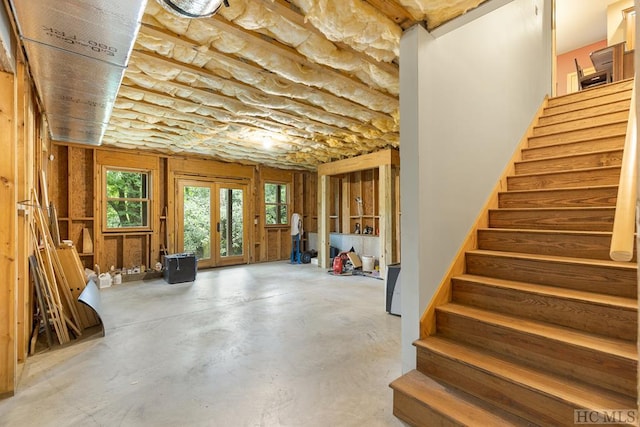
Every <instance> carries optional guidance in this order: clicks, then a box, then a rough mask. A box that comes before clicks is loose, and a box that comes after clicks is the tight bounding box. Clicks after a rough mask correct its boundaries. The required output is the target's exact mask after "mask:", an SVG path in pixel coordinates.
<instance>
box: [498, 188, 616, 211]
mask: <svg viewBox="0 0 640 427" xmlns="http://www.w3.org/2000/svg"><path fill="white" fill-rule="evenodd" d="M617 197H618V188H617V187H602V188H580V189H558V190H552V191H527V192H523V193H516V192H512V193H509V192H507V193H500V194H499V195H498V200H499V202H498V203H499V206H500V208H514V209H516V208H545V207H548V208H569V207H576V208H577V207H599V206H611V207H614V206H615V205H616V199H617Z"/></svg>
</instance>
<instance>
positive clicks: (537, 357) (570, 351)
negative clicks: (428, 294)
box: [437, 312, 637, 397]
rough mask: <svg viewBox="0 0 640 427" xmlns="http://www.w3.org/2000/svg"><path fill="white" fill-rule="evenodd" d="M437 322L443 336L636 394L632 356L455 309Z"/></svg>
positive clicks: (572, 376)
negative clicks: (458, 312) (486, 320)
mask: <svg viewBox="0 0 640 427" xmlns="http://www.w3.org/2000/svg"><path fill="white" fill-rule="evenodd" d="M437 323H438V334H439V336H442V337H446V338H449V339H452V340H454V341H457V342H461V343H465V344H470V345H474V346H478V347H481V348H486V349H491V351H492V352H495V353H498V354H500V355H502V356H506V357H508V358H510V359H511V360H517V361H518V363H522V364H524V365H527V366H529V367H533V368H535V369H542V370H546V371H549V372H552V373H555V374H559V375H563V376H567V377H569V378H572V379H574V380H578V381H582V382H585V383H588V384H592V385H595V386H599V387H604V388H607V389H609V390H612V391H614V392H616V393H622V394H625V395H627V396H630V397H635V395H636V381H635V376H636V375H635V373H636V372H637V364H636V363H634V362H633V361H631V360H628V359H624V358H621V357H617V356H614V355H611V354H606V353H602V352H598V351H595V350H591V349H586V348H580V347H577V346H573V345H570V344H567V343H564V342H561V341H555V340H552V339H548V338H546V337H540V336H535V335H531V334H528V333H526V332H522V331H518V330H517V329H511V328H505V327H502V326H499V325H492V324H487V323H484V322H481V321H479V320H476V319H470V318H465V317H462V316H458V315H455V314H452V313H443V312H437Z"/></svg>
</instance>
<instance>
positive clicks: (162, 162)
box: [45, 143, 317, 271]
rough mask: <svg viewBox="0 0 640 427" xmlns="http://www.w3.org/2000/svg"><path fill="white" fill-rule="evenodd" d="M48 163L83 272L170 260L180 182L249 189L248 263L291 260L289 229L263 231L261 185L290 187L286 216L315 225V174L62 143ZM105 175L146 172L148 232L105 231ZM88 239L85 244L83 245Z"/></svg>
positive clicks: (175, 244) (62, 222) (175, 245)
mask: <svg viewBox="0 0 640 427" xmlns="http://www.w3.org/2000/svg"><path fill="white" fill-rule="evenodd" d="M45 161H46V162H47V176H48V177H49V179H48V187H49V194H50V198H51V201H52V202H53V203H54V205H55V206H56V210H57V212H58V223H59V228H60V234H61V238H62V239H68V240H71V241H73V243H74V245H75V246H76V248H77V249H78V252H79V255H80V258H81V260H82V262H83V264H84V265H85V267H88V268H94V266H95V265H96V264H97V265H98V266H99V267H100V270H101V271H105V270H106V269H108V268H110V267H111V266H112V265H113V266H114V267H116V268H130V267H133V266H138V265H145V266H153V265H154V264H155V263H156V262H159V261H160V260H161V255H162V253H163V249H166V251H167V252H168V253H176V252H180V251H181V247H180V240H179V238H178V237H179V236H178V232H179V224H178V219H177V217H178V211H177V210H178V209H179V204H178V203H177V197H178V187H177V182H178V181H179V180H181V179H192V180H202V181H226V182H236V183H242V184H244V185H246V188H247V189H248V194H247V210H248V211H247V213H246V216H245V217H246V218H248V220H247V224H246V226H247V227H248V229H249V233H248V242H246V243H247V244H246V246H245V247H246V250H247V262H248V263H256V262H264V261H275V260H284V259H288V257H289V253H290V249H291V246H290V245H291V242H290V240H291V239H290V236H289V226H288V225H286V226H280V227H278V226H266V225H265V208H264V183H265V182H278V183H284V184H287V185H288V186H289V187H288V188H289V194H290V200H289V206H288V211H289V212H293V210H294V209H297V210H298V211H300V212H301V213H302V212H307V214H308V215H314V216H313V218H315V211H312V210H311V209H310V207H315V206H316V203H317V200H316V173H315V172H309V171H299V170H283V169H275V168H267V167H263V166H257V165H244V164H236V163H227V162H221V161H216V160H213V159H203V158H195V157H183V156H180V157H178V156H175V157H167V156H166V155H160V154H150V153H143V152H137V151H132V150H117V149H109V148H99V147H93V146H87V145H78V144H66V143H54V144H51V147H50V148H49V152H48V154H47V156H46V158H45ZM105 168H115V169H125V170H126V169H144V170H145V171H149V173H150V177H151V182H152V186H151V207H150V208H151V219H150V224H151V229H150V230H149V231H140V230H139V231H135V232H105V231H104V227H103V221H104V218H103V207H104V191H103V187H104V173H105ZM311 219H312V217H310V218H309V222H308V224H306V225H305V230H306V231H316V228H317V227H316V226H315V223H313V221H311ZM87 234H88V237H89V242H87V240H86V239H85V235H87ZM87 243H90V247H87Z"/></svg>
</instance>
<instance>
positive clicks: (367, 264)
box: [362, 255, 376, 271]
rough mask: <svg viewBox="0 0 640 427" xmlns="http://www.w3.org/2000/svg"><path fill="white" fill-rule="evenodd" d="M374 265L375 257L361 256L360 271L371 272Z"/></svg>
mask: <svg viewBox="0 0 640 427" xmlns="http://www.w3.org/2000/svg"><path fill="white" fill-rule="evenodd" d="M375 265H376V257H374V256H370V255H362V271H373V269H374V267H375Z"/></svg>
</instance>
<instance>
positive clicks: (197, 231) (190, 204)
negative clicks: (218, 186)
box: [184, 185, 211, 259]
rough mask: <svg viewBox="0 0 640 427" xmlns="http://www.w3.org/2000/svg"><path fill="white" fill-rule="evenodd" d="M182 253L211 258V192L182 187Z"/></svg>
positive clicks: (203, 188)
mask: <svg viewBox="0 0 640 427" xmlns="http://www.w3.org/2000/svg"><path fill="white" fill-rule="evenodd" d="M184 251H185V252H193V253H194V254H196V257H197V258H198V259H210V258H211V190H210V189H209V187H194V186H187V185H185V186H184Z"/></svg>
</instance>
